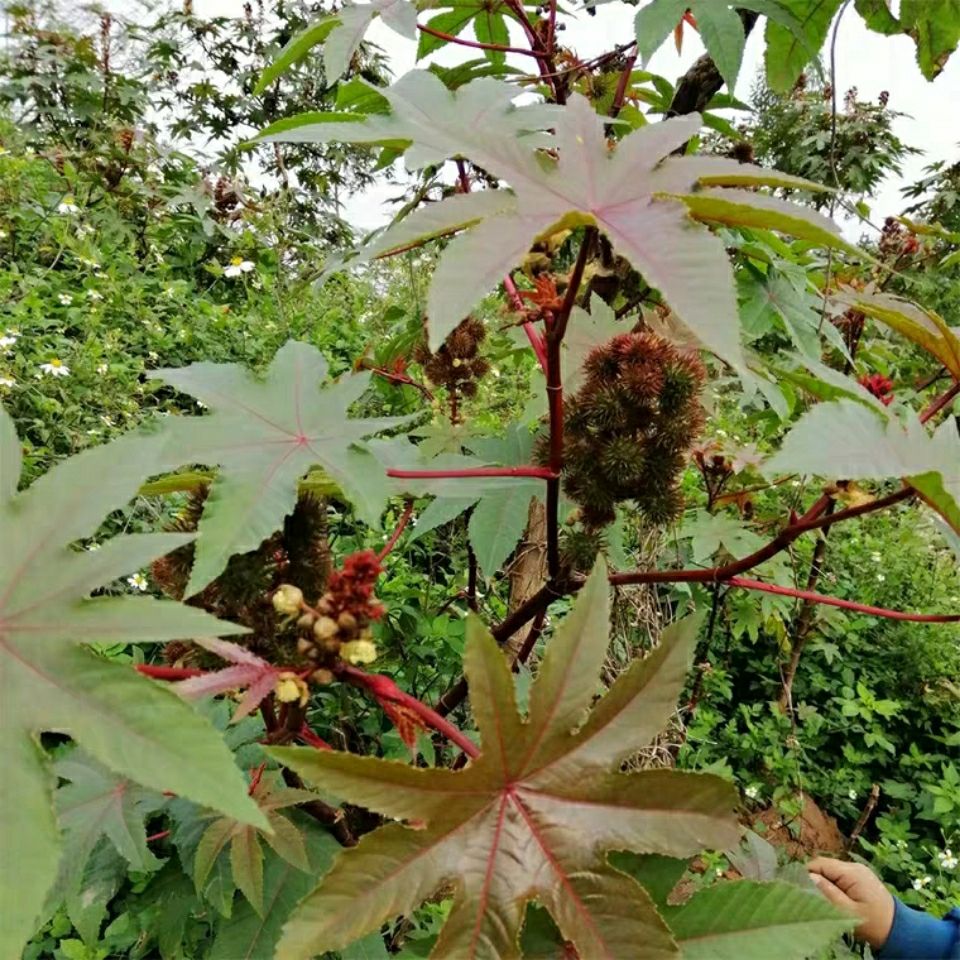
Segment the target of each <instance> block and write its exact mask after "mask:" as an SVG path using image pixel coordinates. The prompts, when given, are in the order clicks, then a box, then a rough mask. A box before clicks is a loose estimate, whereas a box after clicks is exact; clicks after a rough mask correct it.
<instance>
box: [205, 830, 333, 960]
mask: <svg viewBox="0 0 960 960" xmlns="http://www.w3.org/2000/svg"><path fill="white" fill-rule="evenodd" d="M292 819H293V826H294V829H296V830H298V831H299V832H300V833H301V834H302V836H303V838H304V843H305V847H306V852H307V857H308V859H309V869H308V870H307V871H304V870H302V869H300V868H299V867H295V866H294V865H293V864H292V863H289V862H288V861H286V860H284V859H282V858H280V857H269V858H268V859H267V861H266V863H265V864H264V867H263V911H262V913H258V912H257V911H256V910H254V909H253V907H252V906H251V905H250V903H249V901H247V900H243V901H240V902H238V903H237V905H236V906H235V907H234V910H233V913H232V914H231V916H230V917H229V919H225V920H221V921H220V923H219V924H218V926H217V932H216V937H215V939H214V941H213V947H212V948H211V952H210V960H241V958H242V960H273V955H274V949H275V948H276V945H277V941H278V940H279V939H280V930H281V928H282V927H283V925H284V923H286V921H287V917H289V916H290V913H291V911H292V910H293V908H294V907H295V906H296V905H297V903H299V901H300V900H301V899H302V898H303V897H304V896H306V895H307V894H308V893H309V892H310V891H311V890H312V889H313V888H314V887H315V886H316V883H317V880H316V878H317V877H318V876H321V875H323V874H324V873H326V872H327V870H328V869H329V868H330V864H331V862H332V861H333V856H334V854H335V853H336V852H337V851H338V850H339V849H340V845H339V844H338V843H337V841H336V840H334V839H333V837H332V836H331V835H330V834H329V833H328V832H327V831H326V830H324V829H323V828H322V827H321V826H319V825H318V824H317V822H316V821H315V820H311V819H309V818H307V817H302V816H301V817H297V816H296V815H294V817H293V818H292Z"/></svg>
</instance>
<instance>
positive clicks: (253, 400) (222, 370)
mask: <svg viewBox="0 0 960 960" xmlns="http://www.w3.org/2000/svg"><path fill="white" fill-rule="evenodd" d="M326 375H327V363H326V361H325V360H324V359H323V356H322V355H321V353H320V352H319V351H318V350H317V349H316V347H312V346H310V345H309V344H306V343H299V342H297V341H295V340H291V341H289V342H288V343H287V344H286V345H285V346H284V347H282V348H281V349H280V350H279V351H278V352H277V355H276V356H275V357H274V358H273V362H272V363H271V364H270V367H269V368H268V370H267V372H266V375H265V376H264V377H263V378H262V379H261V378H257V377H255V376H254V375H253V374H252V373H251V372H250V371H249V370H247V369H246V368H245V367H243V366H241V365H240V364H236V363H194V364H191V365H190V366H189V367H184V368H183V369H180V370H157V371H156V372H155V376H157V377H159V378H160V379H161V380H163V381H164V382H165V383H168V384H170V385H171V386H173V387H176V388H177V389H178V390H181V391H183V392H184V393H189V394H190V395H191V396H194V397H196V398H197V399H198V400H200V401H201V402H202V403H203V405H204V406H206V407H209V409H210V414H209V415H208V416H204V417H181V418H177V419H174V420H169V421H167V425H166V426H167V437H168V442H167V449H166V452H165V457H166V459H167V461H168V465H171V466H173V465H177V464H183V463H205V464H207V465H210V466H212V465H217V466H219V467H220V473H219V475H218V476H217V478H216V480H214V482H213V484H212V486H211V487H210V494H209V496H208V497H207V500H206V502H205V504H204V509H203V516H202V517H201V519H200V524H199V527H198V538H197V546H196V559H195V560H194V564H193V570H192V571H191V574H190V582H189V583H188V585H187V595H188V596H190V595H192V594H194V593H196V592H197V591H198V590H202V589H203V588H204V587H205V586H206V585H207V584H208V583H210V581H211V580H213V579H214V578H215V577H216V576H217V575H218V574H219V573H220V572H221V571H222V570H223V568H224V567H225V566H226V564H227V561H228V560H229V559H230V557H231V556H232V555H233V554H235V553H242V552H244V551H246V550H252V549H254V548H255V547H257V546H259V545H260V543H261V542H262V541H263V540H264V539H265V538H266V537H267V536H269V535H270V534H271V533H273V532H274V531H275V530H277V529H278V528H279V527H280V525H281V524H282V522H283V518H284V517H285V516H286V515H287V514H289V513H290V512H291V511H292V510H293V508H294V506H295V505H296V501H297V484H298V482H299V480H300V479H301V478H302V477H303V476H304V474H306V473H307V471H308V470H309V469H310V468H311V467H313V466H320V467H322V468H323V470H324V471H325V472H326V473H327V474H328V475H329V476H330V477H332V478H333V479H334V480H335V481H336V483H337V485H338V486H339V487H340V489H341V490H342V491H343V493H344V494H345V495H346V496H347V497H348V498H349V499H350V500H351V501H352V503H353V504H354V506H355V507H356V509H357V512H358V514H359V515H360V516H361V517H362V518H363V519H364V520H365V521H366V522H367V523H370V524H373V525H375V524H377V523H378V522H379V518H380V513H381V512H382V510H383V508H384V506H385V505H386V499H387V495H388V491H389V486H388V484H387V481H386V477H384V476H383V473H382V471H381V470H380V468H379V467H378V465H377V462H376V460H375V459H374V458H373V457H372V456H371V455H370V453H369V452H368V451H367V450H365V449H363V448H362V447H361V446H359V442H360V440H361V439H362V438H364V437H368V436H370V435H371V434H374V433H378V432H380V431H381V430H386V429H389V428H391V427H396V426H400V425H401V424H405V423H407V422H409V420H410V419H411V418H409V417H380V418H376V419H362V418H352V417H348V416H347V411H348V410H349V408H350V407H351V406H352V405H353V404H354V403H355V402H356V401H357V400H359V399H360V396H361V395H362V394H363V392H364V391H365V390H366V389H367V385H368V384H369V381H370V374H369V373H358V374H353V375H352V376H347V377H344V378H342V379H341V380H339V381H337V382H336V383H333V384H331V385H329V386H324V387H322V388H321V387H320V383H321V381H322V380H323V379H324V378H325V377H326Z"/></svg>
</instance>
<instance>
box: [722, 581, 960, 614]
mask: <svg viewBox="0 0 960 960" xmlns="http://www.w3.org/2000/svg"><path fill="white" fill-rule="evenodd" d="M727 583H729V584H730V586H731V587H743V588H744V589H745V590H760V591H762V592H763V593H776V594H779V595H780V596H783V597H797V598H798V599H800V600H807V601H808V602H810V603H823V604H826V605H827V606H829V607H840V608H842V609H843V610H856V611H857V612H858V613H869V614H871V615H872V616H875V617H886V618H887V619H888V620H910V621H911V622H913V623H958V622H960V613H904V612H902V611H900V610H888V609H886V607H873V606H870V605H869V604H866V603H856V602H854V601H853V600H841V599H840V598H839V597H828V596H826V595H824V594H822V593H814V592H813V591H811V590H795V589H794V588H793V587H781V586H778V585H777V584H775V583H763V582H761V581H760V580H748V579H746V578H744V577H730V578H729V579H728V580H727Z"/></svg>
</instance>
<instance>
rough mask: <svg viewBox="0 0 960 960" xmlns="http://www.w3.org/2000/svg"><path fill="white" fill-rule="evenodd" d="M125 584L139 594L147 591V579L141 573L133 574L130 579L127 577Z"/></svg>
mask: <svg viewBox="0 0 960 960" xmlns="http://www.w3.org/2000/svg"><path fill="white" fill-rule="evenodd" d="M127 583H129V584H130V586H131V587H133V589H134V590H139V591H140V592H141V593H142V592H143V591H144V590H146V589H147V578H146V577H145V576H144V575H143V574H142V573H135V574H134V575H133V576H132V577H127Z"/></svg>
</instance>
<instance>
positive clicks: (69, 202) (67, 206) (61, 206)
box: [57, 196, 80, 216]
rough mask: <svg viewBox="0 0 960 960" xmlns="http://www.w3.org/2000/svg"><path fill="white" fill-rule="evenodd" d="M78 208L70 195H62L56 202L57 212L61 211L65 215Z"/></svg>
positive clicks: (74, 211) (70, 214) (73, 212)
mask: <svg viewBox="0 0 960 960" xmlns="http://www.w3.org/2000/svg"><path fill="white" fill-rule="evenodd" d="M79 209H80V208H79V207H78V206H77V201H76V200H74V199H73V197H71V196H66V197H64V198H63V199H62V200H61V201H60V202H59V203H58V204H57V213H62V214H64V215H65V216H73V215H74V214H75V213H76V212H77V211H78V210H79Z"/></svg>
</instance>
